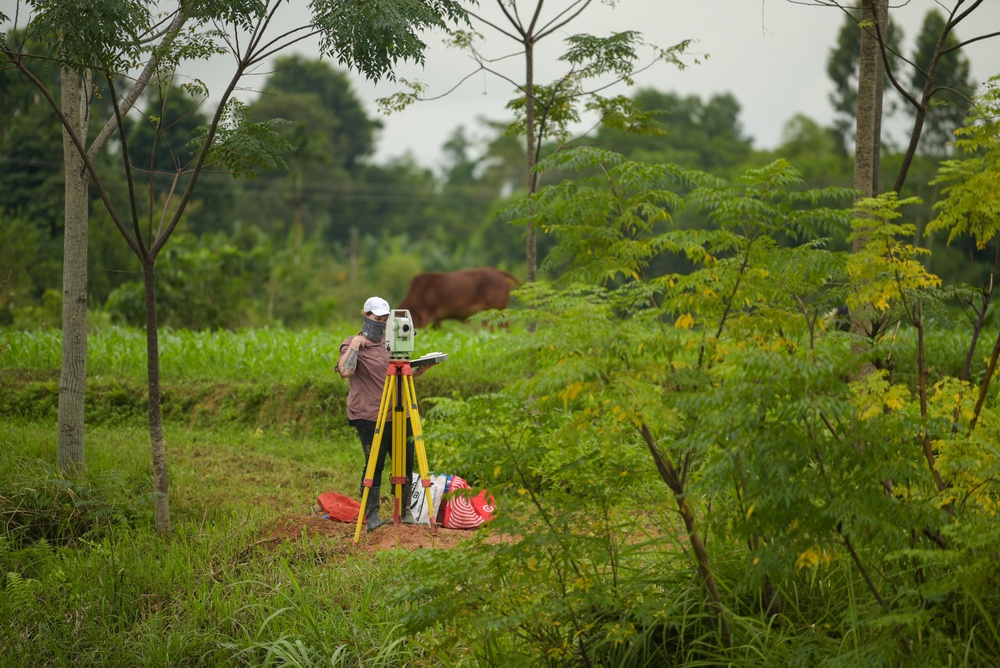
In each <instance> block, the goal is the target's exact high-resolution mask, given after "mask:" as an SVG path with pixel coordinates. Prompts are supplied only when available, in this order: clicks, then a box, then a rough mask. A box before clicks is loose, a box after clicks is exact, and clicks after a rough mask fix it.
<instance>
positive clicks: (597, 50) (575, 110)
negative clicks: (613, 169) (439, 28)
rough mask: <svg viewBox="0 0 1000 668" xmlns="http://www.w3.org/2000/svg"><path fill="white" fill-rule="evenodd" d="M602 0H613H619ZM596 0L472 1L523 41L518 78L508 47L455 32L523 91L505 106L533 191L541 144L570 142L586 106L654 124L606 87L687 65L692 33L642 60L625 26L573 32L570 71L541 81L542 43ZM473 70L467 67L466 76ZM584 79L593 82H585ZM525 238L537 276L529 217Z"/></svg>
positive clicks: (494, 26)
mask: <svg viewBox="0 0 1000 668" xmlns="http://www.w3.org/2000/svg"><path fill="white" fill-rule="evenodd" d="M602 2H604V3H605V4H608V5H613V4H614V1H613V0H602ZM592 3H593V0H572V1H571V2H568V3H565V4H564V5H561V6H558V7H556V8H553V7H552V5H551V4H549V5H548V6H546V4H545V0H493V1H492V2H485V3H483V4H484V5H495V7H496V9H497V11H498V12H499V13H498V14H497V18H494V17H491V16H490V15H489V14H487V12H486V11H485V8H480V7H479V6H478V4H477V3H469V4H474V5H475V7H474V8H473V9H470V10H469V16H470V17H471V18H472V20H473V23H474V25H475V26H476V27H477V28H479V29H483V30H488V31H490V32H491V33H493V34H495V35H498V36H499V37H500V38H501V39H505V40H508V41H512V42H514V43H515V44H516V45H517V48H518V50H519V51H518V53H517V55H519V56H520V57H521V58H523V66H524V74H523V76H522V77H519V78H514V77H512V76H509V75H507V74H505V73H504V72H503V71H502V70H501V69H500V68H499V62H500V61H502V60H505V59H506V58H508V57H509V55H505V56H501V57H497V58H491V57H489V56H487V55H486V54H485V53H484V52H483V51H482V50H481V48H480V47H478V46H477V41H479V40H480V39H482V38H483V35H482V34H481V33H479V32H475V33H471V34H470V33H456V34H455V35H454V42H455V44H457V45H459V46H462V47H465V48H467V49H468V50H469V51H470V53H471V54H472V57H473V58H474V60H475V61H476V63H477V64H478V69H477V70H476V71H477V72H489V73H490V74H493V75H495V76H497V77H499V78H501V79H503V80H504V81H507V82H508V83H510V84H511V86H512V87H513V88H514V90H515V91H516V92H517V96H516V97H515V98H514V99H513V100H511V101H510V103H509V104H508V105H507V108H508V109H510V110H511V111H513V112H514V113H515V115H516V117H517V120H516V121H515V123H514V125H513V126H512V127H511V130H512V131H514V132H516V133H517V134H518V135H519V136H523V137H524V152H525V164H524V179H525V184H526V187H527V190H528V193H535V192H537V191H538V186H539V175H538V173H537V172H536V170H535V165H536V164H537V163H538V159H539V157H540V155H541V152H542V146H543V144H544V143H545V142H546V141H553V140H554V141H556V142H557V143H559V144H565V143H566V142H567V141H568V139H569V126H570V124H572V123H575V122H577V121H579V120H580V111H581V107H585V108H586V109H587V110H589V111H596V112H598V114H599V116H600V120H599V121H598V125H599V124H601V123H603V124H605V125H610V126H613V127H616V128H618V129H619V130H625V129H627V130H631V131H640V130H642V129H644V128H648V127H649V121H650V119H649V117H648V116H647V115H644V114H642V113H640V112H639V111H638V109H637V108H636V107H635V105H634V104H633V103H632V101H631V100H630V99H628V98H626V97H624V96H617V97H613V98H607V99H606V98H603V97H602V96H601V95H600V93H601V92H602V91H604V90H606V89H608V88H609V87H611V86H613V85H615V84H616V83H620V82H624V83H627V84H629V85H631V84H632V83H633V77H634V76H635V75H636V74H637V73H638V72H641V71H642V70H644V69H646V68H648V67H650V66H652V65H653V64H654V63H655V62H658V61H667V62H671V63H673V64H675V65H677V66H678V67H683V66H684V64H683V63H682V61H681V60H680V56H681V55H682V54H683V53H684V51H685V50H686V49H687V46H688V43H689V42H688V41H684V42H681V43H679V44H676V45H674V46H672V47H669V48H666V49H660V48H657V47H652V46H651V45H650V46H651V48H652V49H653V52H654V54H655V55H654V57H653V60H652V61H651V62H650V63H648V64H647V65H644V66H641V65H640V64H639V59H640V56H639V54H638V49H639V48H640V47H641V46H643V45H644V42H643V40H642V37H641V34H640V33H638V32H634V31H625V32H621V33H615V34H612V35H611V36H610V37H606V38H599V37H594V36H591V35H582V34H581V35H571V36H570V37H568V38H567V39H566V43H567V47H568V48H567V51H566V53H565V54H564V55H562V56H561V57H560V60H562V61H565V62H566V63H568V64H569V69H568V71H567V72H566V73H565V74H564V75H562V76H561V77H559V78H558V79H556V80H555V81H554V82H552V83H551V84H539V82H538V80H537V77H536V72H535V68H536V59H535V55H536V49H537V47H538V44H539V43H540V42H542V41H543V40H545V39H546V38H548V37H550V36H551V35H553V34H561V33H563V32H564V30H565V29H566V28H567V26H569V25H570V24H572V23H573V21H575V20H576V19H577V18H578V17H580V16H581V15H582V14H583V13H584V12H585V11H586V10H587V9H588V7H590V6H591V4H592ZM546 10H550V11H546ZM470 76H472V75H471V74H469V75H467V76H466V77H465V78H464V79H463V81H464V80H466V79H468V78H469V77H470ZM609 79H610V80H609ZM588 80H589V81H588ZM595 82H596V83H595ZM585 83H591V84H593V86H592V87H590V88H587V87H586V86H585ZM423 90H424V87H423V86H422V85H420V84H411V92H408V93H402V94H397V95H394V96H391V97H390V98H386V100H384V101H383V105H384V106H385V107H387V108H389V109H399V108H401V107H403V106H405V105H406V104H409V103H410V102H412V101H414V100H416V99H420V95H421V94H422V93H423ZM525 239H526V248H525V255H526V263H527V280H528V281H534V280H535V276H536V270H537V264H538V262H537V234H536V229H535V225H534V224H533V223H530V222H529V223H528V225H527V226H526V234H525Z"/></svg>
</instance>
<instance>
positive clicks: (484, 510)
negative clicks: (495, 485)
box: [441, 475, 494, 529]
mask: <svg viewBox="0 0 1000 668" xmlns="http://www.w3.org/2000/svg"><path fill="white" fill-rule="evenodd" d="M456 489H471V488H470V487H469V483H467V482H466V481H465V480H464V479H463V478H459V477H458V476H457V475H456V476H451V480H449V484H448V488H447V490H446V491H447V492H451V491H453V490H456ZM442 505H443V506H444V518H443V520H442V522H441V525H442V526H443V527H444V528H445V529H475V528H476V527H478V526H481V525H483V524H485V523H486V522H489V521H490V520H492V519H493V510H494V504H493V495H492V494H490V493H489V492H488V491H486V490H485V489H484V490H483V491H481V492H479V494H476V495H475V496H473V497H471V498H470V497H466V496H461V495H459V494H455V495H453V496H450V497H448V498H447V499H445V500H444V503H443V504H442Z"/></svg>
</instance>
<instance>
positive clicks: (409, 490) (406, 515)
mask: <svg viewBox="0 0 1000 668" xmlns="http://www.w3.org/2000/svg"><path fill="white" fill-rule="evenodd" d="M412 498H413V483H407V484H404V485H403V512H402V520H403V524H420V522H419V521H417V518H415V517H414V516H413V510H412V508H411V507H410V501H411V500H412Z"/></svg>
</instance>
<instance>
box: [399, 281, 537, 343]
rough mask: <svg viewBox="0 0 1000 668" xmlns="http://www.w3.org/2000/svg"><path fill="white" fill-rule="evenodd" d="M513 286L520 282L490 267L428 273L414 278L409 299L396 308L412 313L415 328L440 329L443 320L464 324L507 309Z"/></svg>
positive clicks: (404, 298)
mask: <svg viewBox="0 0 1000 668" xmlns="http://www.w3.org/2000/svg"><path fill="white" fill-rule="evenodd" d="M511 283H514V284H515V285H520V283H521V282H520V281H519V280H517V278H515V277H514V276H512V275H510V274H508V273H507V272H506V271H500V270H499V269H493V268H491V267H484V268H482V269H463V270H461V271H452V272H449V273H433V272H426V273H423V274H417V275H416V276H414V277H413V280H411V281H410V289H409V290H407V291H406V296H405V297H403V301H401V302H399V304H398V305H397V306H396V307H395V308H399V309H406V310H407V311H409V312H410V317H411V318H413V325H414V326H415V327H418V328H421V327H426V326H427V325H432V326H434V327H438V326H440V324H441V321H442V320H449V319H451V320H462V321H464V320H465V319H466V318H468V317H469V316H471V315H475V314H476V313H479V312H480V311H485V310H487V309H505V308H507V304H508V303H509V302H510V284H511Z"/></svg>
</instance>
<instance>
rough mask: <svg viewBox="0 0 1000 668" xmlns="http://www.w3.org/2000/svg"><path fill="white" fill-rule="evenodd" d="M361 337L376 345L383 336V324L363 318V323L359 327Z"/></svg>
mask: <svg viewBox="0 0 1000 668" xmlns="http://www.w3.org/2000/svg"><path fill="white" fill-rule="evenodd" d="M361 336H363V337H365V338H366V339H368V340H369V341H374V342H375V343H378V342H379V341H381V340H382V337H383V336H385V323H384V322H379V321H378V320H372V319H370V318H368V317H365V322H364V324H362V325H361Z"/></svg>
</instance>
